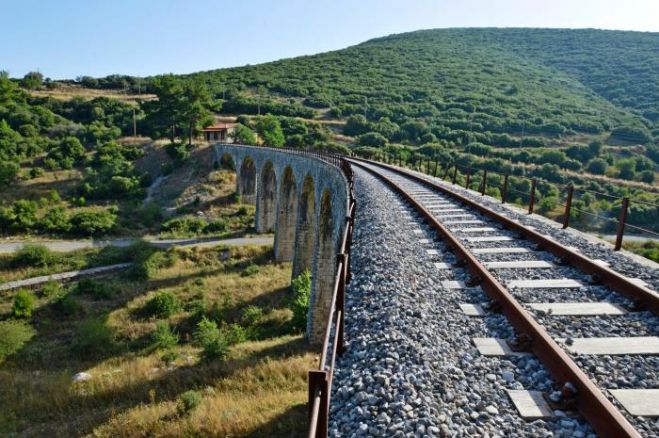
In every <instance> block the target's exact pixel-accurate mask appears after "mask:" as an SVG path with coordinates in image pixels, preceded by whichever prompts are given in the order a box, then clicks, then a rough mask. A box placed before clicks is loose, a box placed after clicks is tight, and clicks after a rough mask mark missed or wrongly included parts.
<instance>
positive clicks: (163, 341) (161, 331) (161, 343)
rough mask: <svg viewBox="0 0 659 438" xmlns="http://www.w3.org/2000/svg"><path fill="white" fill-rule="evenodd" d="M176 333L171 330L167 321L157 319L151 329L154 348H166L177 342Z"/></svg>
mask: <svg viewBox="0 0 659 438" xmlns="http://www.w3.org/2000/svg"><path fill="white" fill-rule="evenodd" d="M178 339H179V338H178V334H177V333H175V332H173V331H172V329H171V327H170V326H169V323H167V322H165V321H159V322H158V323H157V324H156V329H155V330H154V331H153V334H152V340H153V345H154V347H156V348H162V349H167V348H171V347H173V346H175V345H176V344H178Z"/></svg>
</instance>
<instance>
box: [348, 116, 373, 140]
mask: <svg viewBox="0 0 659 438" xmlns="http://www.w3.org/2000/svg"><path fill="white" fill-rule="evenodd" d="M370 130H371V128H370V126H369V124H368V120H366V117H364V116H363V115H361V114H358V115H355V116H350V117H348V120H347V121H346V124H345V126H344V127H343V133H344V134H345V135H351V136H356V135H361V134H366V133H367V132H368V131H370Z"/></svg>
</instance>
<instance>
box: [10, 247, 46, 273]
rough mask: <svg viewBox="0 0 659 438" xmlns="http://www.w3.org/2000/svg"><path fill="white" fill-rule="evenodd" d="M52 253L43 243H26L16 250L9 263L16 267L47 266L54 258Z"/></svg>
mask: <svg viewBox="0 0 659 438" xmlns="http://www.w3.org/2000/svg"><path fill="white" fill-rule="evenodd" d="M54 258H55V257H54V255H53V253H52V252H51V251H50V250H49V249H48V248H46V247H45V246H44V245H35V244H26V245H23V247H22V248H21V249H19V250H18V251H16V253H15V254H14V256H13V257H12V259H11V265H12V266H13V267H16V268H20V267H28V266H29V267H39V268H43V267H46V266H48V265H49V264H50V263H51V262H52V261H53V260H54Z"/></svg>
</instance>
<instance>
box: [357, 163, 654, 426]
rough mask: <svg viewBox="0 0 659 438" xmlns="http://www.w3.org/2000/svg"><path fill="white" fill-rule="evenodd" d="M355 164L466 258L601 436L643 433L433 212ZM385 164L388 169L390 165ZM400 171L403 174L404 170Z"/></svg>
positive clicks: (369, 168) (384, 179)
mask: <svg viewBox="0 0 659 438" xmlns="http://www.w3.org/2000/svg"><path fill="white" fill-rule="evenodd" d="M360 161H361V160H360ZM352 163H353V164H354V165H357V166H359V167H361V168H363V169H365V170H367V171H368V172H369V173H371V174H373V175H375V176H376V177H378V178H379V179H380V180H382V181H383V182H385V184H387V185H388V186H389V187H391V188H392V189H393V190H394V191H395V192H396V193H399V194H400V195H402V196H403V197H404V198H405V199H406V200H407V201H408V202H409V203H410V204H412V205H413V206H414V208H415V209H416V210H417V211H418V212H420V213H421V214H422V216H423V217H424V218H425V219H426V221H427V222H428V223H429V224H430V225H431V226H432V227H433V228H434V229H435V230H436V231H437V232H438V234H439V235H440V236H441V237H442V238H443V239H444V240H445V241H446V243H447V244H448V246H450V247H451V248H453V250H454V251H455V252H456V256H457V257H458V259H459V260H461V261H463V262H464V263H465V265H466V266H467V267H468V268H469V270H470V272H471V274H472V275H473V276H474V278H476V279H478V280H479V282H480V284H481V287H482V289H483V290H484V291H485V292H486V293H487V294H488V295H489V296H490V297H491V298H492V299H493V300H494V301H496V302H497V303H498V304H499V305H500V307H501V310H502V312H503V313H504V315H505V316H506V317H507V318H508V320H509V321H510V323H511V324H512V325H513V327H514V328H515V329H516V330H517V332H518V333H519V334H520V335H525V336H526V337H528V339H530V345H531V351H532V352H533V353H534V354H535V355H536V356H537V357H538V359H540V361H541V362H542V363H543V364H544V365H545V366H546V367H547V369H548V370H549V372H550V373H551V375H552V376H553V378H554V379H555V380H556V381H557V382H560V383H567V382H569V383H571V384H572V385H574V387H575V388H576V390H577V393H576V407H577V409H578V410H579V412H580V413H581V415H583V417H584V418H585V419H586V420H587V421H588V422H589V423H590V424H591V426H592V427H593V429H594V430H595V432H597V434H598V435H599V436H601V437H611V438H622V437H634V438H637V437H640V436H641V435H640V434H639V433H638V432H637V431H636V429H634V427H633V426H632V425H631V424H630V423H629V422H628V421H627V419H626V418H625V417H624V416H623V415H622V414H621V413H620V411H618V409H616V407H615V406H614V405H613V404H612V403H611V401H609V399H607V398H606V396H605V395H604V394H603V393H602V392H601V391H600V389H599V388H598V387H597V386H596V385H595V384H594V383H593V382H592V381H591V380H590V379H589V378H588V376H587V375H586V374H585V373H584V372H583V371H581V369H580V368H579V367H578V366H577V364H576V363H575V362H574V361H573V360H572V359H571V358H570V357H569V356H568V355H567V353H565V351H563V349H562V348H561V347H560V346H559V345H558V344H557V343H556V342H555V341H554V340H553V339H552V338H551V336H549V334H548V333H547V331H546V330H545V329H544V328H543V327H542V326H541V325H540V324H538V323H537V322H536V321H535V320H534V319H533V318H532V317H531V315H530V314H529V313H528V312H527V311H526V310H525V309H524V307H522V305H521V304H520V303H519V302H518V301H517V300H516V299H515V298H514V297H513V295H512V294H511V293H510V292H508V290H506V288H505V287H504V286H503V285H502V284H501V283H499V281H498V280H497V279H496V278H495V277H494V276H493V275H492V274H491V273H490V272H489V271H488V270H487V268H485V266H484V265H483V264H482V263H480V262H479V261H478V260H477V259H476V257H474V255H473V254H472V253H471V252H470V251H469V250H468V249H467V248H466V247H465V246H464V245H463V244H462V243H461V242H460V241H459V240H458V239H457V238H456V237H455V236H454V235H453V233H452V232H451V231H449V230H448V229H447V228H446V227H444V225H442V224H441V223H440V222H439V221H438V220H437V219H436V218H435V217H434V216H433V214H432V213H430V211H428V210H427V209H426V208H424V207H423V206H422V205H421V204H420V203H419V202H418V201H417V200H416V199H414V198H413V197H412V196H411V195H410V194H409V193H407V192H406V191H405V190H403V189H402V188H401V187H399V186H398V185H397V184H396V183H395V182H393V181H392V180H391V179H389V178H387V177H386V176H384V175H383V174H381V173H378V172H377V171H375V170H374V169H372V168H371V167H368V166H365V165H364V164H362V163H360V162H359V161H357V160H352ZM378 165H379V163H378ZM382 167H387V168H388V166H382ZM399 173H400V174H403V173H402V172H399ZM403 175H404V174H403Z"/></svg>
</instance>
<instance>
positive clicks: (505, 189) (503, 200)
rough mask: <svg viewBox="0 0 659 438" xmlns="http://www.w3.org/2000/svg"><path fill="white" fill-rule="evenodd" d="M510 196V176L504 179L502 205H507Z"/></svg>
mask: <svg viewBox="0 0 659 438" xmlns="http://www.w3.org/2000/svg"><path fill="white" fill-rule="evenodd" d="M507 196H508V175H505V176H504V177H503V190H502V191H501V203H502V204H505V203H506V197H507Z"/></svg>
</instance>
